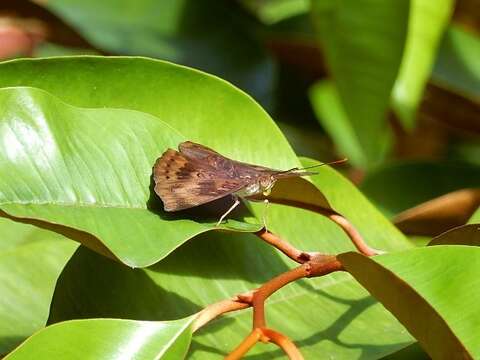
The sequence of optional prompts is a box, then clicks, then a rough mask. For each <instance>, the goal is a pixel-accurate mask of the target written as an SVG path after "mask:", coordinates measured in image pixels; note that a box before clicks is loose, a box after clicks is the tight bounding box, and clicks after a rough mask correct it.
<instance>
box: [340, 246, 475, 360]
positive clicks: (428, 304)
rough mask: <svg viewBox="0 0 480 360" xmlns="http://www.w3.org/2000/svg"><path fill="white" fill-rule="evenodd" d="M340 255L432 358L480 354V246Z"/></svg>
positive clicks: (438, 247) (343, 261)
mask: <svg viewBox="0 0 480 360" xmlns="http://www.w3.org/2000/svg"><path fill="white" fill-rule="evenodd" d="M339 259H340V261H341V262H342V264H344V266H345V268H346V269H347V270H348V271H349V272H350V273H351V274H352V275H353V276H354V277H355V278H356V279H357V280H358V281H359V282H360V283H361V284H362V285H363V286H364V287H365V288H366V289H367V290H368V291H369V292H370V293H371V294H372V295H373V296H375V298H377V299H378V300H379V301H381V302H382V304H383V305H384V306H385V307H386V308H387V309H388V310H389V311H391V312H392V313H393V314H394V315H395V316H396V317H397V318H398V319H399V320H400V322H402V324H404V325H405V327H406V328H407V329H408V331H409V332H410V333H411V334H412V335H413V336H414V337H415V338H416V339H417V340H418V342H419V343H420V344H421V346H422V347H423V349H424V350H425V351H426V352H427V353H428V354H429V355H430V356H431V357H432V358H434V359H437V358H439V359H440V358H445V359H454V358H478V357H479V356H480V328H479V327H478V323H479V321H480V311H479V310H480V308H479V305H478V301H477V299H478V296H479V294H478V292H479V289H480V287H479V285H480V281H479V278H478V273H479V271H480V248H477V247H471V246H432V247H426V248H416V249H413V250H408V251H405V252H399V253H395V254H387V255H382V256H377V257H374V258H367V257H365V256H363V255H360V254H358V253H346V254H342V255H340V256H339ZM432 329H435V331H432Z"/></svg>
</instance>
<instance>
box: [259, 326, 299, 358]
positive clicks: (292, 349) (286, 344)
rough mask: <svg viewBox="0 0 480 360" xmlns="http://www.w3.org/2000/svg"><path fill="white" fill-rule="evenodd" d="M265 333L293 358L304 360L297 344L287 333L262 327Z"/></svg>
mask: <svg viewBox="0 0 480 360" xmlns="http://www.w3.org/2000/svg"><path fill="white" fill-rule="evenodd" d="M262 332H263V334H264V335H265V336H266V337H268V338H269V341H270V342H272V343H274V344H276V345H278V347H280V348H281V349H282V350H283V351H284V352H285V354H287V356H288V358H289V359H291V360H303V356H302V354H301V353H300V350H298V348H297V346H296V345H295V344H294V343H293V342H292V340H290V339H289V338H288V337H286V336H285V335H283V334H281V333H279V332H277V331H275V330H272V329H268V328H264V329H262Z"/></svg>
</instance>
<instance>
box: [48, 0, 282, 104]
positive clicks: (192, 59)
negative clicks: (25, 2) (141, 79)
mask: <svg viewBox="0 0 480 360" xmlns="http://www.w3.org/2000/svg"><path fill="white" fill-rule="evenodd" d="M43 6H45V7H47V8H48V9H49V10H51V11H52V12H54V13H55V14H56V15H57V16H59V17H61V18H62V19H63V20H64V21H66V22H68V23H69V24H70V25H71V26H73V27H74V28H76V29H77V30H78V31H79V32H80V33H81V34H82V35H83V36H84V37H85V38H86V39H87V40H88V41H90V42H91V43H92V44H94V45H96V46H97V47H99V48H100V49H102V50H105V51H107V52H109V53H113V54H118V55H142V56H150V57H155V58H159V59H163V60H169V61H172V62H176V63H179V64H183V65H187V66H191V67H194V68H197V69H201V70H204V71H207V72H210V73H212V74H215V75H218V76H221V77H223V78H225V79H227V80H229V81H231V82H233V83H234V84H235V85H237V86H239V87H240V88H242V89H244V90H246V91H248V93H250V94H252V95H253V96H254V97H255V98H256V99H257V100H259V101H261V102H262V104H264V105H265V106H267V107H268V106H270V105H271V102H272V99H271V98H272V86H273V82H274V77H275V67H274V64H273V61H272V59H271V58H270V56H269V55H268V53H267V52H266V51H265V50H264V49H263V48H262V45H261V43H260V41H259V39H257V38H256V37H255V35H254V32H253V31H252V22H251V20H250V18H249V17H247V16H246V14H244V13H243V12H241V11H239V10H241V9H240V8H239V6H235V4H233V5H232V4H228V3H225V2H222V1H215V0H204V1H202V2H199V1H196V0H163V1H157V0H137V1H135V2H134V3H132V2H131V1H129V0H122V1H118V0H103V1H95V0H52V1H48V2H45V3H43ZM218 29H222V31H218ZM232 44H235V46H232Z"/></svg>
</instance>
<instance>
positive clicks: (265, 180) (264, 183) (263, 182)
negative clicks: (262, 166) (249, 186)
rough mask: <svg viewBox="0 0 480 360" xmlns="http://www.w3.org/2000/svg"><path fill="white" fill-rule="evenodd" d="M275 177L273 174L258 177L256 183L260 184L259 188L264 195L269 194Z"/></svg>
mask: <svg viewBox="0 0 480 360" xmlns="http://www.w3.org/2000/svg"><path fill="white" fill-rule="evenodd" d="M275 181H277V179H276V178H275V176H274V175H263V176H261V177H260V179H259V181H258V183H259V185H260V190H261V192H262V194H263V195H264V196H268V195H270V192H271V191H272V188H273V185H275Z"/></svg>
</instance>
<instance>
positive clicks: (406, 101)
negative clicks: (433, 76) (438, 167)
mask: <svg viewBox="0 0 480 360" xmlns="http://www.w3.org/2000/svg"><path fill="white" fill-rule="evenodd" d="M452 9H453V1H452V0H441V1H435V2H433V1H430V0H411V1H410V20H409V24H408V35H407V43H406V45H405V52H404V54H403V59H402V65H401V67H400V73H399V74H398V78H397V80H396V82H395V86H394V88H393V92H392V101H393V108H394V110H395V111H396V113H397V115H398V116H399V119H400V120H401V121H402V123H403V125H404V126H405V127H407V128H412V127H413V126H414V122H415V116H416V111H417V107H418V105H419V104H420V101H421V100H422V97H423V90H424V88H425V85H426V83H427V81H428V79H429V77H430V72H431V69H432V67H433V64H434V61H435V58H436V55H437V47H438V44H439V42H440V40H441V37H442V35H443V31H444V29H445V27H446V26H447V24H448V21H449V19H450V15H451V12H452Z"/></svg>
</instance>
